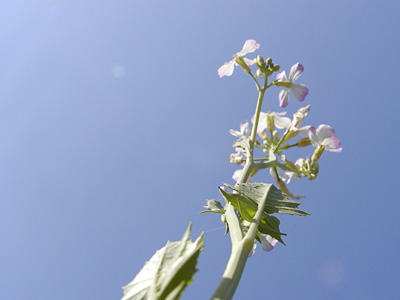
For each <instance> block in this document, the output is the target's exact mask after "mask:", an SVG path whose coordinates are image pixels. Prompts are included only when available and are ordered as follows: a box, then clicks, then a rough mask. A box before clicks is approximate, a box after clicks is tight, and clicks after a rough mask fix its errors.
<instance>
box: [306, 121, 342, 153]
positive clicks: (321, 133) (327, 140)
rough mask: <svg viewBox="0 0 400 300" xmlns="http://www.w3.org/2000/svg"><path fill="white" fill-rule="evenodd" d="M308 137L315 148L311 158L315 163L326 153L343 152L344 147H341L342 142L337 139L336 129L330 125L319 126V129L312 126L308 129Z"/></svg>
mask: <svg viewBox="0 0 400 300" xmlns="http://www.w3.org/2000/svg"><path fill="white" fill-rule="evenodd" d="M308 137H309V138H310V140H311V144H312V145H313V146H314V148H315V150H314V153H313V155H312V157H311V159H312V160H313V161H317V160H318V159H319V158H320V156H321V155H322V153H323V152H324V151H330V152H338V153H340V152H342V147H340V141H339V139H338V138H337V137H336V132H335V129H333V128H332V127H330V126H328V125H325V124H322V125H319V126H318V128H317V129H315V128H314V127H313V126H310V127H309V128H308Z"/></svg>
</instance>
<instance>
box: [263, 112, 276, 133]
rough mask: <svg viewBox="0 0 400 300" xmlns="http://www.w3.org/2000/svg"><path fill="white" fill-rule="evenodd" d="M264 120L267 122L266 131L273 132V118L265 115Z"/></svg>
mask: <svg viewBox="0 0 400 300" xmlns="http://www.w3.org/2000/svg"><path fill="white" fill-rule="evenodd" d="M265 119H266V120H267V129H268V131H272V130H274V127H275V120H274V118H273V117H272V116H271V115H270V114H267V117H266V118H265Z"/></svg>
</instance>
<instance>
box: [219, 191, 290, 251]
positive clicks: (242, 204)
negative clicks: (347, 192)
mask: <svg viewBox="0 0 400 300" xmlns="http://www.w3.org/2000/svg"><path fill="white" fill-rule="evenodd" d="M225 186H227V187H229V188H231V186H230V185H228V184H225ZM220 191H221V193H222V195H223V196H224V198H225V199H226V200H227V201H228V202H230V203H231V204H232V206H233V207H234V208H235V209H236V210H237V211H238V212H239V213H240V215H241V217H242V218H243V219H244V220H246V221H247V222H253V218H254V216H255V214H256V212H257V207H258V203H256V202H255V201H253V200H252V199H250V198H248V197H245V196H244V195H241V194H238V193H228V192H226V191H224V190H222V189H220ZM279 223H280V222H279V220H278V219H277V218H275V217H273V216H269V215H267V214H266V213H264V214H263V215H262V217H261V220H260V224H259V226H258V230H259V231H260V232H261V233H264V234H269V235H270V236H272V237H274V238H276V239H277V240H278V241H280V242H281V243H282V244H285V243H284V242H283V241H282V238H281V236H282V235H286V234H284V233H282V232H280V230H279Z"/></svg>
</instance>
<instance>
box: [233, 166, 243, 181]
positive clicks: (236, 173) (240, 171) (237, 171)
mask: <svg viewBox="0 0 400 300" xmlns="http://www.w3.org/2000/svg"><path fill="white" fill-rule="evenodd" d="M242 171H243V169H240V170H236V171H235V172H234V173H233V176H232V179H233V180H235V181H238V180H239V178H240V175H242Z"/></svg>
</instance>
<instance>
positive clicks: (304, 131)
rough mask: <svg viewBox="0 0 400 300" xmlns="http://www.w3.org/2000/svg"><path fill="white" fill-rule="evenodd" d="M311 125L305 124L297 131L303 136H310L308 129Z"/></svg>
mask: <svg viewBox="0 0 400 300" xmlns="http://www.w3.org/2000/svg"><path fill="white" fill-rule="evenodd" d="M310 127H311V126H310V125H307V126H303V127H301V128H300V129H298V130H297V133H298V134H300V135H301V136H304V137H309V135H308V129H309V128H310Z"/></svg>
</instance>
